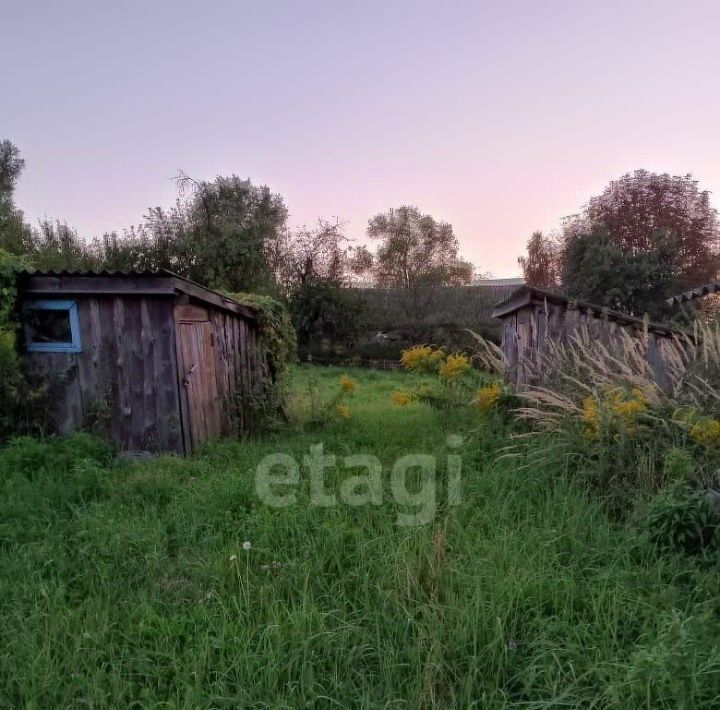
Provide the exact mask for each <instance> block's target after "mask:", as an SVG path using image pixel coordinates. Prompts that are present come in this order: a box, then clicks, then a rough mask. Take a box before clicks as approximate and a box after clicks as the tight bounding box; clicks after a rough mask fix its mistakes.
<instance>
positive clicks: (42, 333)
mask: <svg viewBox="0 0 720 710" xmlns="http://www.w3.org/2000/svg"><path fill="white" fill-rule="evenodd" d="M27 325H28V336H29V338H30V342H31V343H72V329H71V327H70V310H69V309H68V310H55V309H53V310H47V311H46V310H43V309H40V308H32V309H29V310H28V316H27Z"/></svg>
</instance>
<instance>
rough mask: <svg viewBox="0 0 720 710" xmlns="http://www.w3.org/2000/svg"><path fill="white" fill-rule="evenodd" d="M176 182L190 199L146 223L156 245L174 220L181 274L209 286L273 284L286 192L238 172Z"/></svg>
mask: <svg viewBox="0 0 720 710" xmlns="http://www.w3.org/2000/svg"><path fill="white" fill-rule="evenodd" d="M178 185H179V187H180V189H181V192H183V191H189V193H190V197H189V199H188V200H187V202H186V203H184V204H183V203H180V204H179V205H178V206H177V207H176V211H175V212H176V213H175V214H170V215H169V216H166V215H163V216H162V219H161V218H160V215H159V214H158V215H156V217H157V220H156V221H157V224H156V222H155V221H153V220H150V221H148V220H147V219H146V227H147V228H148V229H149V231H150V232H151V234H152V235H153V238H154V241H155V243H156V244H158V243H160V242H161V239H162V238H164V235H165V231H164V230H167V231H168V233H169V234H172V228H173V224H172V223H173V222H175V223H176V225H177V227H178V228H179V235H178V238H177V239H176V240H174V241H175V242H176V246H177V249H175V250H172V251H171V252H170V256H172V258H173V259H175V261H176V264H177V266H178V267H179V268H180V269H181V273H183V275H185V276H187V277H188V278H190V279H193V280H195V281H199V282H200V283H204V284H206V285H207V286H210V287H211V288H221V289H226V290H229V291H233V292H235V291H251V290H258V289H259V290H267V289H269V288H270V287H271V285H272V283H273V276H274V275H273V273H272V266H271V254H272V252H273V249H274V245H275V242H277V240H278V239H280V236H281V233H282V230H283V228H284V226H285V221H286V219H287V208H286V207H285V203H284V202H283V199H282V197H281V196H280V195H276V194H273V193H272V192H270V190H269V188H268V187H266V186H264V185H263V186H260V187H257V186H255V185H253V184H252V183H251V182H250V180H243V179H241V178H239V177H237V176H236V175H232V176H231V177H218V178H216V179H215V180H214V181H213V182H206V181H196V180H193V179H191V178H189V177H187V176H186V175H184V174H180V175H179V176H178ZM169 222H170V224H169ZM173 252H174V253H173Z"/></svg>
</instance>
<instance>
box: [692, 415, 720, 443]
mask: <svg viewBox="0 0 720 710" xmlns="http://www.w3.org/2000/svg"><path fill="white" fill-rule="evenodd" d="M690 438H691V439H692V440H693V441H694V442H695V443H696V444H702V445H703V446H707V447H708V448H712V447H715V446H718V445H720V421H718V420H717V419H701V420H700V421H698V422H696V423H695V424H693V425H692V427H691V428H690Z"/></svg>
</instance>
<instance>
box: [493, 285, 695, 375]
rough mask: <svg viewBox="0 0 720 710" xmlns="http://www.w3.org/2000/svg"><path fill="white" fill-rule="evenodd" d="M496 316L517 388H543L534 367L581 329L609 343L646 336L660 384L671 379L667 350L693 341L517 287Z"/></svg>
mask: <svg viewBox="0 0 720 710" xmlns="http://www.w3.org/2000/svg"><path fill="white" fill-rule="evenodd" d="M492 315H493V317H494V318H499V319H500V320H501V321H502V324H501V346H502V350H503V354H504V355H505V359H506V361H507V364H508V377H509V379H510V380H511V381H512V382H513V384H515V385H516V386H517V387H523V386H524V385H527V384H537V383H536V382H531V377H532V376H531V373H532V372H533V371H535V370H536V369H537V368H533V367H532V364H533V359H534V358H538V356H539V357H542V355H543V353H545V352H546V351H547V344H548V342H549V341H551V340H552V341H554V342H560V343H563V342H567V339H568V337H569V336H570V335H572V334H573V333H575V332H577V331H578V329H579V328H583V327H586V328H588V330H589V332H590V333H592V336H593V337H595V338H597V339H598V340H601V341H602V342H604V343H606V344H608V345H612V342H613V339H614V338H617V334H618V332H619V331H620V330H624V331H626V332H629V333H631V334H633V335H635V336H640V335H642V337H643V345H644V347H645V350H644V354H645V357H646V358H647V360H648V362H649V363H650V365H651V366H652V368H653V370H654V371H655V374H656V377H657V378H658V382H660V383H663V382H664V380H665V368H664V364H663V363H664V362H665V357H666V355H667V353H666V350H667V349H668V348H669V347H675V346H676V345H677V343H678V342H681V341H686V340H687V338H688V336H687V334H685V333H682V332H681V331H677V330H673V329H672V328H668V327H666V326H663V325H659V324H657V323H649V322H646V321H645V320H643V319H642V318H636V317H634V316H630V315H627V314H626V313H621V312H619V311H614V310H611V309H608V308H604V307H603V306H598V305H594V304H592V303H584V302H582V301H577V300H575V299H572V298H568V297H566V296H562V295H560V294H558V293H555V292H553V291H546V290H544V289H539V288H534V287H532V286H522V287H521V288H519V289H517V290H516V291H515V292H514V293H513V294H512V296H510V298H508V299H507V300H505V301H503V302H502V303H499V304H498V305H497V306H495V308H494V310H493V313H492Z"/></svg>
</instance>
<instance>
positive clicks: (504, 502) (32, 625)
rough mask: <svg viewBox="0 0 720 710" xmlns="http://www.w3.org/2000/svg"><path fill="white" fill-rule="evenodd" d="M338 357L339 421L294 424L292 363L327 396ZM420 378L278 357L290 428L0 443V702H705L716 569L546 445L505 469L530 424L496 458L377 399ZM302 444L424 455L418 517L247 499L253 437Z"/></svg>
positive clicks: (465, 427)
mask: <svg viewBox="0 0 720 710" xmlns="http://www.w3.org/2000/svg"><path fill="white" fill-rule="evenodd" d="M343 373H349V374H350V375H352V376H353V377H354V378H355V379H357V380H358V382H359V388H358V390H357V391H356V392H355V393H353V394H351V395H350V396H349V397H348V401H347V405H348V407H349V408H350V412H351V413H350V417H349V418H348V419H341V418H335V419H334V420H333V421H332V422H331V423H330V424H328V425H327V426H325V427H324V428H322V429H317V428H316V427H313V426H310V425H309V417H308V416H307V414H308V411H309V410H310V406H309V404H308V401H307V393H308V391H309V388H308V385H309V382H310V380H314V381H315V382H316V383H317V390H318V391H319V392H320V394H321V395H322V396H324V397H325V398H326V399H329V398H331V397H332V396H333V392H335V391H336V390H337V386H338V384H337V383H338V379H339V376H340V375H341V374H343ZM422 381H423V378H422V377H420V376H411V375H408V374H405V373H393V374H387V373H377V372H366V371H355V372H351V371H348V370H338V369H331V368H329V369H326V370H320V369H311V368H301V369H300V370H299V371H298V372H297V375H296V382H295V392H296V394H295V396H294V399H293V403H292V406H291V411H292V412H293V414H294V423H293V424H291V425H288V427H287V428H285V429H284V430H283V431H280V432H277V433H276V434H274V435H272V436H266V437H264V438H258V439H256V440H252V441H244V442H228V443H222V444H216V445H213V446H210V447H208V448H207V449H206V451H204V452H203V454H202V455H200V456H197V457H195V458H192V459H188V460H180V459H176V458H170V457H167V458H161V459H158V460H154V461H149V462H143V463H136V464H127V463H112V462H111V460H110V458H109V454H108V451H107V449H106V448H105V447H104V446H102V445H100V444H98V443H97V442H96V441H94V440H92V439H89V438H87V437H76V438H75V439H73V440H71V441H70V442H67V441H65V442H62V441H47V442H37V441H31V440H23V441H20V442H16V443H14V444H12V445H11V446H9V447H6V448H5V449H3V450H0V486H1V487H2V491H1V492H0V606H1V610H2V619H3V623H2V625H0V704H1V705H2V706H3V707H23V706H25V707H38V708H40V707H70V706H73V707H74V706H83V707H84V706H87V707H104V706H115V707H168V708H171V707H172V708H176V707H177V708H191V707H192V708H194V707H257V708H260V707H267V706H271V707H287V708H295V707H305V706H315V707H342V708H345V707H366V708H377V707H408V708H417V707H463V708H464V707H472V706H475V707H479V708H503V707H523V708H525V707H531V708H532V707H536V708H540V707H542V708H547V707H582V708H593V707H597V708H600V707H602V708H605V707H617V708H628V707H648V708H650V707H652V708H655V707H667V708H678V707H685V708H696V707H698V708H699V707H714V706H716V705H717V703H718V701H719V699H720V618H719V617H718V613H719V612H720V608H719V607H720V602H718V597H717V590H718V587H719V583H720V577H719V576H718V574H717V572H716V571H715V570H714V569H712V568H709V567H708V566H704V567H703V568H700V567H699V566H697V564H696V563H695V562H693V561H692V560H689V559H686V558H681V557H671V556H667V555H666V554H664V553H660V552H659V551H657V550H656V549H654V548H653V547H652V546H650V545H649V544H648V543H646V542H644V541H643V540H642V539H641V538H640V537H638V536H637V535H636V534H635V533H634V532H633V530H632V528H631V527H628V526H626V525H623V526H620V525H617V524H614V523H612V522H611V521H610V520H609V519H608V517H607V515H606V513H605V510H604V509H603V507H602V506H601V504H600V503H598V502H595V501H593V500H590V499H589V498H588V496H587V493H586V492H585V491H586V489H585V488H584V487H582V486H576V485H575V484H574V483H573V482H572V478H573V477H572V471H571V470H569V469H568V470H567V471H566V470H563V467H562V464H561V465H559V466H558V465H557V461H558V460H559V459H553V458H548V459H547V460H548V461H554V462H555V463H553V464H552V465H551V464H548V465H545V466H542V465H532V466H530V465H528V462H530V461H535V460H538V457H537V456H535V455H534V453H535V452H536V451H537V449H538V448H542V447H545V446H547V445H548V444H549V443H551V442H552V439H551V435H547V437H548V438H546V439H543V438H541V437H535V438H534V440H532V441H531V442H529V443H528V444H527V446H528V447H534V448H533V451H526V450H525V449H523V448H520V449H518V450H517V452H516V455H515V456H513V457H507V456H506V457H501V456H500V455H499V452H501V451H502V450H503V448H504V447H505V446H506V445H507V443H508V441H507V431H506V430H504V429H503V427H502V426H501V425H500V424H499V423H498V422H497V421H494V420H486V421H485V423H484V424H481V423H480V420H479V419H478V418H476V417H475V416H473V415H471V414H469V413H468V412H462V411H457V412H456V411H452V410H449V411H448V410H443V411H442V412H440V413H439V412H437V411H435V410H432V409H430V408H429V407H428V406H427V405H424V404H419V403H412V404H410V405H409V406H407V407H396V406H393V404H392V403H391V395H392V392H393V391H394V390H396V389H407V388H408V387H411V386H413V385H416V384H419V383H421V382H422ZM310 389H312V388H310ZM448 434H461V435H463V437H464V442H465V443H464V444H463V446H462V448H461V449H460V453H461V454H462V457H463V501H462V504H461V505H459V506H455V507H450V506H448V505H447V501H446V500H445V498H444V494H443V491H444V490H445V489H444V483H445V462H446V460H447V455H448V453H450V451H449V449H448V447H447V435H448ZM318 443H323V445H324V450H325V453H326V454H336V455H337V456H345V455H348V454H357V453H364V452H367V453H372V454H374V455H376V456H378V457H379V458H380V459H381V460H382V461H383V464H384V475H385V478H386V479H387V477H388V472H389V468H390V466H391V464H392V463H393V462H394V461H395V460H396V459H397V458H398V457H400V456H402V455H405V454H407V453H428V454H433V455H435V456H437V460H438V465H439V469H440V470H439V473H438V480H439V483H438V490H439V493H438V501H439V502H438V513H437V515H436V517H435V519H434V520H433V522H432V523H430V524H428V525H425V526H422V527H415V528H413V527H399V526H398V525H397V524H396V514H397V512H398V510H399V509H401V508H402V506H399V505H398V504H396V503H395V502H394V501H393V498H392V496H391V494H390V488H389V485H388V482H387V480H386V481H385V486H384V496H383V500H384V502H383V504H382V505H380V506H365V507H348V506H346V505H343V504H339V505H338V506H337V507H329V508H318V507H313V506H311V505H309V501H308V493H307V490H306V485H305V484H303V485H301V486H300V492H299V494H298V498H299V502H298V504H297V505H295V506H291V507H286V508H281V509H274V508H269V507H267V506H265V505H264V504H263V503H262V502H260V501H259V499H258V497H257V495H256V493H255V489H254V479H253V475H254V470H255V466H256V465H257V463H258V462H259V461H260V460H261V459H262V457H263V456H264V455H266V454H268V453H275V452H282V453H289V454H292V455H294V456H296V457H298V459H301V458H302V456H303V455H307V454H308V452H309V447H310V446H311V445H313V444H318ZM531 454H533V455H531ZM356 473H357V472H356V471H347V470H345V469H343V468H338V469H337V470H335V471H333V472H331V474H330V475H329V476H328V488H329V489H332V490H337V485H338V484H339V481H340V479H341V478H343V477H345V476H348V475H354V474H356ZM303 481H305V477H303ZM245 541H249V542H251V543H252V547H251V549H249V550H245V549H243V542H245Z"/></svg>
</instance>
